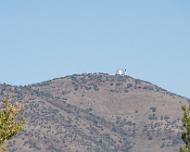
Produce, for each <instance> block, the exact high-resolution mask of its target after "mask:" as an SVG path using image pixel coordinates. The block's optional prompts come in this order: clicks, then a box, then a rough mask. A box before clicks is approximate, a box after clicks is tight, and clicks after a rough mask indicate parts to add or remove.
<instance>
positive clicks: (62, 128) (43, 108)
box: [0, 73, 189, 152]
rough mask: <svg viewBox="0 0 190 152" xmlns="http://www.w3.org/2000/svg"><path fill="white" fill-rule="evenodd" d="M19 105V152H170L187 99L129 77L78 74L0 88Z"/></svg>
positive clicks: (0, 92) (14, 148)
mask: <svg viewBox="0 0 190 152" xmlns="http://www.w3.org/2000/svg"><path fill="white" fill-rule="evenodd" d="M0 97H1V98H3V97H9V98H11V100H12V101H14V102H15V101H22V104H23V105H24V108H23V111H22V113H21V114H22V115H23V116H24V117H25V119H26V125H25V127H24V129H23V131H22V132H20V133H19V134H18V135H17V136H16V137H14V138H13V139H11V140H10V141H9V142H8V143H9V144H10V145H11V146H10V151H18V152H25V151H27V152H34V151H36V152H38V151H42V152H48V151H49V152H152V151H155V152H174V151H176V152H177V150H178V148H179V145H180V144H182V141H181V139H180V132H181V129H182V125H181V121H180V117H181V106H182V105H184V104H187V103H188V102H189V99H187V98H185V97H181V96H178V95H176V94H174V93H170V92H169V91H167V90H165V89H162V88H160V87H158V86H156V85H154V84H152V83H149V82H146V81H142V80H138V79H135V78H132V77H130V76H119V75H109V74H105V73H95V74H78V75H76V74H75V75H71V76H66V77H62V78H56V79H53V80H49V81H44V82H41V83H37V84H32V85H26V86H11V85H6V84H1V85H0Z"/></svg>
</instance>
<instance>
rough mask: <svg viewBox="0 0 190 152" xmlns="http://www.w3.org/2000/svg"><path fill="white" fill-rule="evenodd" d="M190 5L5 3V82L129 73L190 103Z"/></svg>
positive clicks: (112, 0)
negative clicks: (103, 73) (187, 99)
mask: <svg viewBox="0 0 190 152" xmlns="http://www.w3.org/2000/svg"><path fill="white" fill-rule="evenodd" d="M189 8H190V1H189V0H157V1H153V0H143V1H142V0H133V1H131V0H117V1H116V0H96V1H89V0H80V1H79V0H69V1H68V0H67V1H66V0H55V1H52V0H27V1H26V0H17V1H15V0H7V1H1V2H0V69H1V75H0V83H3V82H6V83H9V84H15V85H24V84H31V83H36V82H40V81H44V80H48V79H52V78H55V77H60V76H65V75H70V74H73V73H84V72H106V73H110V74H113V73H115V71H116V69H117V68H120V67H125V66H127V70H128V74H129V75H130V76H132V77H135V78H140V79H143V80H146V81H150V82H152V83H155V84H157V85H159V86H161V87H163V88H165V89H168V90H170V91H172V92H175V93H177V94H180V95H183V96H187V97H190V91H189V90H190V89H189V88H190V81H189V79H190V70H189V66H190V60H189V57H190V9H189Z"/></svg>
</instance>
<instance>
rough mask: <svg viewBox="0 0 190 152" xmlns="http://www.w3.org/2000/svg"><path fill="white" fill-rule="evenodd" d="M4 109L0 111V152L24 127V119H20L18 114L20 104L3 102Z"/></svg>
mask: <svg viewBox="0 0 190 152" xmlns="http://www.w3.org/2000/svg"><path fill="white" fill-rule="evenodd" d="M2 103H3V107H2V108H1V110H0V152H2V144H3V143H4V142H5V141H6V140H8V139H10V138H11V137H12V136H14V135H15V134H16V133H17V132H18V131H20V130H21V129H22V127H23V125H24V120H23V118H18V117H17V113H18V112H19V111H20V110H21V108H20V105H19V104H15V105H13V104H11V103H10V102H9V101H8V100H3V101H2Z"/></svg>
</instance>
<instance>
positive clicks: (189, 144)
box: [179, 105, 190, 152]
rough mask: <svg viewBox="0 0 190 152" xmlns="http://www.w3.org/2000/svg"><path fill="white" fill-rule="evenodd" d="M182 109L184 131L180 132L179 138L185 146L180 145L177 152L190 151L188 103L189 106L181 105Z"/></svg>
mask: <svg viewBox="0 0 190 152" xmlns="http://www.w3.org/2000/svg"><path fill="white" fill-rule="evenodd" d="M182 111H183V117H182V122H183V126H184V131H183V132H182V135H181V138H182V140H183V141H184V143H185V146H183V147H180V150H179V152H190V105H189V107H186V106H183V107H182Z"/></svg>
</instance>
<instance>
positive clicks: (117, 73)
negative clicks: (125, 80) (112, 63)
mask: <svg viewBox="0 0 190 152" xmlns="http://www.w3.org/2000/svg"><path fill="white" fill-rule="evenodd" d="M125 74H126V70H123V69H118V70H117V71H116V75H125Z"/></svg>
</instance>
